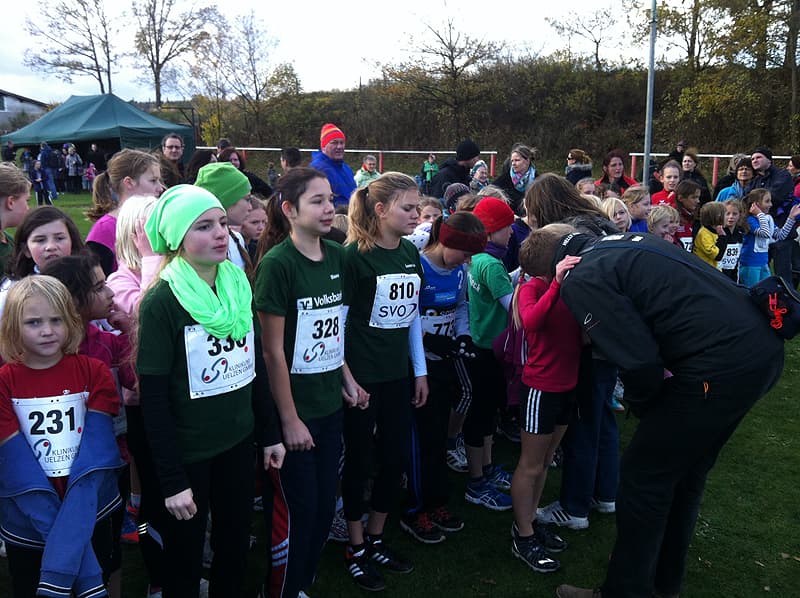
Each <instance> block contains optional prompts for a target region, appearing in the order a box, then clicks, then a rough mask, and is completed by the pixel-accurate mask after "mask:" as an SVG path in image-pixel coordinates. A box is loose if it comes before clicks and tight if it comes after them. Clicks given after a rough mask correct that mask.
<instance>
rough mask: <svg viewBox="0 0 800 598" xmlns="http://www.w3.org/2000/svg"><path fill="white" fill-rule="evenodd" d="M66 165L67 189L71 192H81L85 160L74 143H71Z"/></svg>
mask: <svg viewBox="0 0 800 598" xmlns="http://www.w3.org/2000/svg"><path fill="white" fill-rule="evenodd" d="M64 166H65V168H66V173H67V191H68V192H69V193H80V191H81V175H82V172H81V171H82V167H83V160H81V157H80V156H79V155H78V152H76V151H75V146H74V145H70V146H69V149H67V157H66V158H65V160H64Z"/></svg>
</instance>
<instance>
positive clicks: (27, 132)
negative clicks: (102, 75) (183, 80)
mask: <svg viewBox="0 0 800 598" xmlns="http://www.w3.org/2000/svg"><path fill="white" fill-rule="evenodd" d="M168 133H177V134H178V135H180V136H181V137H182V138H183V141H184V144H185V146H186V148H185V150H184V152H183V156H184V161H188V159H189V157H190V156H191V155H192V152H194V149H195V141H194V130H193V129H192V127H189V126H186V125H177V124H175V123H171V122H169V121H167V120H163V119H161V118H158V117H156V116H153V115H152V114H148V113H147V112H143V111H142V110H139V109H138V108H137V107H136V106H134V105H133V104H129V103H128V102H126V101H124V100H122V99H120V98H118V97H117V96H115V95H113V94H110V93H107V94H102V95H96V96H71V97H70V98H69V99H68V100H67V101H66V102H64V103H63V104H61V105H59V106H57V107H56V108H54V109H53V110H51V111H50V112H48V113H46V114H44V115H43V116H42V117H41V118H39V119H38V120H36V121H34V122H32V123H31V124H29V125H28V126H27V127H23V128H21V129H19V130H17V131H14V132H13V133H8V134H7V135H3V136H1V137H0V143H3V144H4V143H5V142H6V141H13V142H14V145H15V146H17V147H24V146H30V147H31V148H34V147H38V145H39V143H40V142H42V141H47V142H48V143H50V145H51V146H53V147H57V144H61V143H74V144H75V145H76V146H77V148H78V153H83V152H84V151H85V150H86V149H88V147H89V144H91V143H97V144H98V146H99V147H100V149H101V150H102V151H105V152H107V153H113V152H115V151H116V150H118V149H121V148H126V147H127V148H136V149H144V150H148V149H157V148H159V147H160V146H161V139H162V138H163V137H164V135H167V134H168Z"/></svg>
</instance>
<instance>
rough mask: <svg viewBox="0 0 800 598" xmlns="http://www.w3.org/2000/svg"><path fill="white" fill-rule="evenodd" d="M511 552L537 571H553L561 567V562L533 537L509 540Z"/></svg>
mask: <svg viewBox="0 0 800 598" xmlns="http://www.w3.org/2000/svg"><path fill="white" fill-rule="evenodd" d="M511 554H513V555H514V556H515V557H517V558H518V559H519V560H521V561H522V562H523V563H525V564H526V565H528V567H530V568H531V569H533V570H534V571H536V572H537V573H553V572H554V571H558V570H559V568H560V567H561V563H559V562H558V561H557V560H555V559H554V558H553V557H552V556H550V553H549V552H547V550H546V549H545V547H544V546H542V545H541V544H539V542H537V541H536V540H535V539H534V538H528V539H525V540H522V539H520V538H519V537H516V538H514V539H513V540H512V541H511Z"/></svg>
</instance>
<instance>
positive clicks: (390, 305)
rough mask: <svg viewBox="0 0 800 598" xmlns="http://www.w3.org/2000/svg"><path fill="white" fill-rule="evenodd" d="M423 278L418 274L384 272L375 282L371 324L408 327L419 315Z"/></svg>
mask: <svg viewBox="0 0 800 598" xmlns="http://www.w3.org/2000/svg"><path fill="white" fill-rule="evenodd" d="M420 286H421V280H420V278H419V276H418V275H416V274H384V275H383V276H378V277H377V279H376V284H375V300H374V302H373V303H372V313H371V314H370V319H369V325H370V326H372V327H373V328H408V327H409V326H410V325H411V322H412V321H413V320H414V318H415V317H416V316H417V313H418V309H419V290H420Z"/></svg>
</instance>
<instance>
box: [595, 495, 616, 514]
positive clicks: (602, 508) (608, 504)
mask: <svg viewBox="0 0 800 598" xmlns="http://www.w3.org/2000/svg"><path fill="white" fill-rule="evenodd" d="M589 508H590V509H593V510H595V511H597V512H598V513H605V514H611V513H616V512H617V503H616V502H615V501H613V500H597V499H596V498H593V499H592V500H590V501H589Z"/></svg>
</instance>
